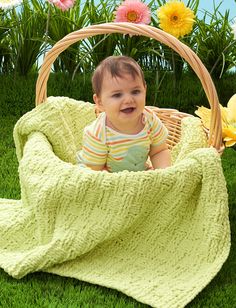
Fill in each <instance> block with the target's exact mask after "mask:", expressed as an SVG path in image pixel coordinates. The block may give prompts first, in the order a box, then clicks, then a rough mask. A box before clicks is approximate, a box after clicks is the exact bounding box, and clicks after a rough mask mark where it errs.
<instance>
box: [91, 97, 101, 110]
mask: <svg viewBox="0 0 236 308" xmlns="http://www.w3.org/2000/svg"><path fill="white" fill-rule="evenodd" d="M93 101H94V103H95V104H96V107H97V109H98V110H99V111H103V106H102V102H101V99H100V98H99V96H98V95H97V94H93Z"/></svg>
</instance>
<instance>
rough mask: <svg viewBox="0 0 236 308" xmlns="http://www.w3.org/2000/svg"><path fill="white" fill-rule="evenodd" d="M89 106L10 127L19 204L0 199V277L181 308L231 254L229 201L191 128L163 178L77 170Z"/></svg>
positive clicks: (53, 107) (216, 167)
mask: <svg viewBox="0 0 236 308" xmlns="http://www.w3.org/2000/svg"><path fill="white" fill-rule="evenodd" d="M93 119H94V113H93V107H92V105H91V104H89V103H84V102H78V101H75V100H73V99H69V98H63V97H57V98H53V97H51V98H49V99H48V102H47V103H45V104H42V105H40V106H38V107H37V108H35V109H34V110H32V111H31V112H29V113H27V114H25V115H24V116H23V117H22V118H21V119H20V120H19V121H18V123H17V124H16V126H15V129H14V138H15V144H16V153H17V156H18V160H19V176H20V184H21V200H7V199H0V267H2V268H3V269H4V270H5V271H6V272H8V273H9V274H10V275H12V276H13V277H16V278H21V277H23V276H24V275H26V274H28V273H30V272H35V271H46V272H50V273H55V274H58V275H62V276H68V277H74V278H77V279H80V280H84V281H88V282H91V283H95V284H99V285H103V286H106V287H110V288H114V289H117V290H119V291H121V292H123V293H125V294H127V295H129V296H132V297H133V298H135V299H136V300H138V301H140V302H143V303H146V304H149V305H151V306H153V307H158V308H166V307H168V308H171V307H184V306H185V305H186V304H187V303H188V302H190V301H191V300H192V299H193V298H194V297H195V296H196V295H197V294H198V293H199V292H200V291H201V290H202V289H203V288H204V287H205V286H206V285H207V284H208V283H209V282H210V281H211V280H212V278H213V277H214V276H215V275H216V274H217V272H218V271H219V270H220V268H221V266H222V264H223V263H224V261H225V260H226V258H227V256H228V253H229V248H230V230H229V220H228V207H227V191H226V185H225V179H224V176H223V173H222V168H221V160H220V157H219V156H218V154H217V152H216V151H215V150H214V149H212V148H207V147H206V139H205V134H204V132H203V131H202V128H201V124H200V121H199V119H197V118H194V117H192V118H186V119H184V120H183V125H182V140H181V142H180V143H179V144H178V146H176V148H175V149H174V150H173V152H172V157H173V163H174V164H173V166H171V167H170V168H167V169H165V170H155V171H142V172H127V171H124V172H120V173H111V174H109V173H106V172H95V171H87V169H85V168H80V167H79V166H78V165H76V157H75V153H76V152H77V151H78V149H79V148H80V146H81V137H82V129H83V127H84V126H85V125H86V124H87V123H89V122H91V121H92V120H93Z"/></svg>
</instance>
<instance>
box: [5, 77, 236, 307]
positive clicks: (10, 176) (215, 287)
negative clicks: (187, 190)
mask: <svg viewBox="0 0 236 308" xmlns="http://www.w3.org/2000/svg"><path fill="white" fill-rule="evenodd" d="M18 83H20V84H21V85H22V84H23V83H25V85H26V84H29V83H28V82H27V80H26V81H21V82H20V81H18ZM57 87H58V88H59V85H58V86H57ZM68 87H70V86H69V85H68ZM10 88H11V87H8V88H7V90H6V89H5V90H4V91H3V94H1V95H2V96H0V102H1V106H0V107H1V108H0V112H1V115H0V131H1V142H0V179H1V181H0V197H2V198H12V199H19V198H20V186H19V178H18V172H17V168H18V163H17V159H16V155H15V147H14V142H13V137H12V131H13V127H14V124H15V123H16V121H17V120H18V118H19V117H20V116H21V115H22V114H23V113H25V112H26V111H28V110H30V109H31V108H32V107H33V99H34V89H33V87H32V89H31V88H30V87H28V88H27V93H28V100H27V101H25V102H24V100H22V96H24V95H25V94H24V90H23V88H21V89H18V88H16V86H14V87H13V86H12V89H10ZM50 91H51V90H50ZM4 93H5V94H4ZM7 93H8V94H9V95H7ZM13 93H15V94H14V95H13ZM54 94H55V93H54ZM3 95H5V99H7V103H6V102H4V100H3ZM56 95H59V94H58V93H56ZM24 97H26V96H24ZM13 98H14V100H12V99H13ZM169 101H170V100H169ZM8 104H11V105H8ZM222 165H223V170H224V175H225V178H226V181H227V187H228V193H229V210H230V223H231V234H232V246H231V251H230V255H229V257H228V259H227V261H226V262H225V264H224V265H223V267H222V269H221V270H220V272H219V273H218V275H217V276H216V277H215V278H214V279H213V280H212V282H211V283H210V284H209V285H208V286H207V287H206V288H205V289H204V290H203V291H202V292H201V293H200V294H199V295H198V296H197V297H196V298H195V299H194V300H193V301H192V302H191V303H190V304H189V305H187V307H188V308H193V307H194V308H205V307H210V308H216V307H217V308H218V307H219V308H221V307H222V308H234V307H236V270H235V269H236V227H235V226H236V175H235V170H236V152H235V150H233V149H226V150H225V151H224V153H223V156H222ZM0 290H1V291H0V307H4V308H5V307H7V308H8V307H13V308H14V307H17V308H18V307H19V308H25V307H45V308H46V307H47V308H48V307H49V308H54V307H83V308H87V307H88V308H90V307H92V308H93V307H109V308H114V307H117V308H118V307H119V308H120V307H121V308H131V307H132V308H141V307H143V308H144V307H148V306H146V305H143V304H141V303H138V302H136V301H135V300H134V299H132V298H130V297H127V296H125V295H124V294H122V293H120V292H118V291H115V290H110V289H107V288H104V287H100V286H96V285H92V284H89V283H85V282H82V281H79V280H76V279H72V278H66V277H59V276H56V275H51V274H46V273H41V272H40V273H33V274H30V275H28V276H26V277H24V278H22V279H21V280H16V279H14V278H12V277H10V276H8V275H7V274H6V273H5V272H4V271H3V270H0ZM167 308H168V307H167Z"/></svg>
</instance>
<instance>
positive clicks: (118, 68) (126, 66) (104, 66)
mask: <svg viewBox="0 0 236 308" xmlns="http://www.w3.org/2000/svg"><path fill="white" fill-rule="evenodd" d="M105 72H108V73H110V74H111V76H112V77H120V78H121V77H122V76H123V75H124V74H129V75H131V76H132V77H133V79H135V78H136V77H137V76H139V77H141V79H142V81H143V84H144V86H146V82H145V79H144V75H143V71H142V69H141V67H140V66H139V65H138V63H137V62H136V61H135V60H134V59H132V58H130V57H127V56H110V57H107V58H106V59H104V60H103V61H102V62H101V63H100V64H99V65H98V66H97V68H96V69H95V71H94V73H93V76H92V87H93V91H94V93H96V94H97V96H99V95H100V94H101V89H102V82H103V76H104V73H105Z"/></svg>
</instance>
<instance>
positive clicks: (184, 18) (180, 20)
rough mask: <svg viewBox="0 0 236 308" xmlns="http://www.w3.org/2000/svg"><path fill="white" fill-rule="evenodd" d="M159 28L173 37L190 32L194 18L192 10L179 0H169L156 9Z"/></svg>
mask: <svg viewBox="0 0 236 308" xmlns="http://www.w3.org/2000/svg"><path fill="white" fill-rule="evenodd" d="M157 17H158V18H159V21H160V28H161V29H162V30H164V31H166V32H168V33H170V34H172V35H174V36H175V37H177V38H178V37H181V36H184V35H186V34H188V33H190V32H191V31H192V29H193V23H194V19H195V15H194V12H193V11H192V10H191V9H190V8H188V7H186V6H185V4H184V3H183V2H181V1H170V2H167V3H165V4H164V5H163V6H161V7H160V8H159V9H158V10H157Z"/></svg>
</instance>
